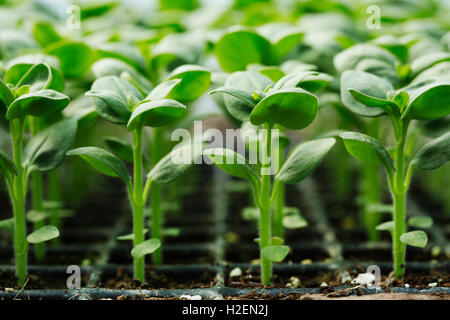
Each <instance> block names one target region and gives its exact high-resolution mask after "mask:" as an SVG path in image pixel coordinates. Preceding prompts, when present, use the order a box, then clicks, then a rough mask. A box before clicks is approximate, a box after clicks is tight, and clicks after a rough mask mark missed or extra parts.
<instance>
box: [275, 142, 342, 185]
mask: <svg viewBox="0 0 450 320" xmlns="http://www.w3.org/2000/svg"><path fill="white" fill-rule="evenodd" d="M335 143H336V139H334V138H326V139H317V140H312V141H307V142H304V143H302V144H300V145H298V146H297V147H295V148H294V150H293V151H292V152H291V154H290V155H289V157H288V158H287V160H286V162H285V163H284V165H283V167H282V168H281V169H280V171H279V172H278V173H277V175H276V176H275V179H276V180H279V181H282V182H284V183H287V184H293V183H298V182H300V181H302V180H303V179H305V178H306V177H308V176H309V175H310V174H311V173H312V172H313V171H314V170H315V169H316V168H317V167H318V166H319V164H320V163H321V162H322V160H323V158H324V157H325V156H326V155H327V153H328V151H330V149H331V148H332V147H333V146H334V144H335Z"/></svg>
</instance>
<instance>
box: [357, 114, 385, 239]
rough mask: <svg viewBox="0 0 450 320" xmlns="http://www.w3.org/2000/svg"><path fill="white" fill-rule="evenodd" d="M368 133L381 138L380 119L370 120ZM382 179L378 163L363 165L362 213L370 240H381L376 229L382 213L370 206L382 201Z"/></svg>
mask: <svg viewBox="0 0 450 320" xmlns="http://www.w3.org/2000/svg"><path fill="white" fill-rule="evenodd" d="M366 131H367V133H368V135H370V136H371V137H374V138H375V139H378V138H379V131H380V120H379V119H378V118H374V119H371V120H369V122H368V123H367V126H366ZM380 198H381V180H380V173H379V165H378V164H363V165H362V167H361V200H362V205H361V215H362V221H363V225H364V226H365V228H366V233H367V237H368V239H369V240H370V241H378V240H379V232H378V231H377V230H376V229H375V228H376V226H377V225H378V224H379V223H380V219H381V214H380V213H378V212H373V210H371V209H370V206H371V205H373V204H376V203H380Z"/></svg>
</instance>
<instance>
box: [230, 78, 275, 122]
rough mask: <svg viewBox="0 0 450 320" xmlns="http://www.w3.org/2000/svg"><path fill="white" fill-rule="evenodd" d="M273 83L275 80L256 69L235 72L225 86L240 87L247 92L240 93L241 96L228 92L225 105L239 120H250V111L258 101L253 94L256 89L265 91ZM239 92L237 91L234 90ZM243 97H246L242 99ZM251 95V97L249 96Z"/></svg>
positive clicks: (239, 88)
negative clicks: (255, 70)
mask: <svg viewBox="0 0 450 320" xmlns="http://www.w3.org/2000/svg"><path fill="white" fill-rule="evenodd" d="M271 85H273V82H272V81H271V80H270V79H269V78H267V77H265V76H263V75H262V74H260V73H258V72H254V71H245V72H235V73H233V74H231V75H230V76H228V78H227V79H226V80H225V85H224V87H225V88H227V89H229V88H233V89H238V90H241V91H245V92H246V93H245V94H244V93H240V94H241V97H237V96H236V95H230V93H231V92H229V94H226V95H225V96H224V102H225V107H226V109H227V111H228V112H229V113H230V115H231V116H232V117H234V118H235V119H237V120H239V121H242V122H244V121H249V119H250V113H251V112H252V110H253V108H254V105H256V103H257V101H254V99H253V97H252V95H253V93H254V92H255V91H264V90H266V88H267V87H269V86H271ZM234 92H236V93H238V92H237V91H234ZM242 97H246V98H245V100H242V99H241V98H242ZM249 97H251V99H250V98H249Z"/></svg>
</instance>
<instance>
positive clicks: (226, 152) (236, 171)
mask: <svg viewBox="0 0 450 320" xmlns="http://www.w3.org/2000/svg"><path fill="white" fill-rule="evenodd" d="M203 154H204V155H206V156H207V157H208V158H210V159H211V161H212V162H214V164H215V165H216V166H218V167H219V168H220V169H222V170H223V171H225V172H226V173H228V174H229V175H232V176H234V177H238V178H242V179H251V180H253V179H255V178H256V179H259V178H258V175H257V174H256V173H255V171H254V170H253V168H252V167H251V166H250V165H249V164H248V163H247V159H245V157H244V156H242V155H240V154H238V153H236V152H234V151H233V150H230V149H225V148H211V149H207V150H205V151H204V152H203Z"/></svg>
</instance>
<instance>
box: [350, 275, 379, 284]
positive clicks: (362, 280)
mask: <svg viewBox="0 0 450 320" xmlns="http://www.w3.org/2000/svg"><path fill="white" fill-rule="evenodd" d="M375 279H376V277H375V275H374V274H372V273H360V274H358V276H357V277H356V278H355V279H353V280H352V284H362V285H367V284H372V283H373V282H374V281H375Z"/></svg>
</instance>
